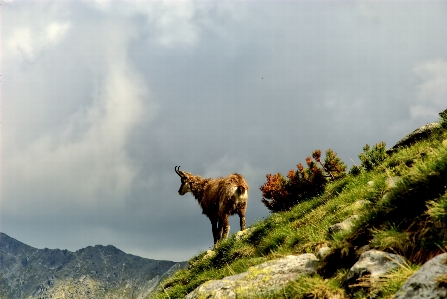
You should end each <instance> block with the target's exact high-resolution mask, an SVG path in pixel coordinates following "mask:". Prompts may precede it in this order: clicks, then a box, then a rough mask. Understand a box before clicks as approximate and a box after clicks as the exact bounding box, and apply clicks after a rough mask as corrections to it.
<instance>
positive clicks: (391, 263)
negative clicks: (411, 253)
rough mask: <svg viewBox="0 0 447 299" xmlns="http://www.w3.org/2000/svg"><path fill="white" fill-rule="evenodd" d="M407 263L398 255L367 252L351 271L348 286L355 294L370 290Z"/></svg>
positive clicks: (373, 251)
mask: <svg viewBox="0 0 447 299" xmlns="http://www.w3.org/2000/svg"><path fill="white" fill-rule="evenodd" d="M406 263H407V261H406V259H405V258H404V257H403V256H401V255H398V254H392V253H387V252H383V251H379V250H368V251H365V252H363V253H362V254H361V255H360V258H359V260H358V261H357V262H356V263H355V264H354V265H353V266H352V267H351V269H349V272H348V275H347V277H346V284H347V285H348V286H349V287H350V288H351V289H352V291H353V292H354V291H359V290H361V289H364V288H368V287H370V286H371V285H372V284H374V282H375V281H376V280H377V279H379V278H380V277H381V276H383V275H385V274H387V273H390V272H391V271H392V270H394V269H397V268H399V267H402V266H403V265H405V264H406Z"/></svg>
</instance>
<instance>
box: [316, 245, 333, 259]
mask: <svg viewBox="0 0 447 299" xmlns="http://www.w3.org/2000/svg"><path fill="white" fill-rule="evenodd" d="M330 252H331V249H330V248H329V247H327V246H325V247H321V248H320V249H318V252H317V255H316V256H317V259H319V260H321V259H323V258H324V257H325V256H326V255H328V254H329V253H330Z"/></svg>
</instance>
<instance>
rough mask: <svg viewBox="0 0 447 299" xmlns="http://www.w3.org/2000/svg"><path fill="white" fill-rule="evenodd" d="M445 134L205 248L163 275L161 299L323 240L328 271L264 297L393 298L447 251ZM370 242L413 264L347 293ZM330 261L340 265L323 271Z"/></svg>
mask: <svg viewBox="0 0 447 299" xmlns="http://www.w3.org/2000/svg"><path fill="white" fill-rule="evenodd" d="M446 139H447V131H441V132H438V133H436V134H435V136H433V137H431V138H429V139H427V140H423V141H420V142H418V143H416V144H415V145H413V146H411V147H408V148H404V149H401V150H399V151H398V152H396V153H395V154H393V155H392V156H391V157H388V158H387V159H386V160H385V161H384V162H383V163H382V164H381V165H379V166H378V167H377V168H376V169H374V170H372V171H361V172H360V173H359V174H357V175H355V176H354V175H347V176H346V177H344V178H342V179H340V180H338V181H335V182H331V183H329V184H328V185H327V186H326V189H325V192H324V193H323V194H322V195H321V196H318V197H315V198H311V199H309V200H307V201H304V202H302V203H300V204H298V205H297V206H295V207H293V208H292V209H291V210H290V211H286V212H279V213H274V214H271V215H270V217H268V218H267V219H265V220H264V221H258V222H257V223H254V224H253V225H252V228H253V231H252V233H251V235H249V236H248V237H247V238H245V239H243V240H239V241H236V240H235V238H234V235H233V236H230V238H229V239H228V240H226V241H224V242H222V243H221V244H219V246H218V247H217V249H216V250H215V255H214V256H213V257H209V258H204V257H205V254H206V253H205V252H202V253H200V254H198V255H197V256H196V257H193V258H192V259H191V260H190V262H189V263H190V266H189V269H187V270H180V271H178V272H177V273H176V274H175V275H174V276H173V277H171V278H169V279H168V280H166V281H164V282H163V283H162V284H161V288H160V289H159V292H158V293H157V294H156V297H155V298H183V297H184V296H185V295H186V294H187V293H189V292H191V291H192V290H194V289H195V288H196V287H197V286H199V285H200V284H202V283H203V282H205V281H208V280H212V279H220V278H222V277H225V276H229V275H234V274H238V273H242V272H245V271H247V269H248V268H249V267H251V266H254V265H257V264H260V263H263V262H265V261H267V260H270V259H275V258H278V257H281V256H285V255H288V254H300V253H306V252H310V253H316V252H317V251H318V249H319V248H321V247H323V246H329V247H331V248H332V254H333V256H332V259H331V257H330V256H329V257H328V258H327V260H326V262H327V263H326V264H325V261H323V262H322V263H321V268H320V269H319V273H320V271H321V273H324V275H325V276H324V277H323V275H322V276H320V275H313V276H309V277H301V278H299V279H298V280H296V281H294V282H291V283H289V284H288V285H287V286H286V287H284V288H282V289H281V290H278V291H275V292H274V293H271V294H267V295H263V296H262V298H334V299H335V298H340V299H341V298H362V296H363V297H364V298H391V297H392V295H393V294H394V293H395V292H396V291H397V290H398V289H399V288H400V286H401V285H402V284H403V282H404V281H405V280H406V279H407V278H408V277H409V276H410V275H411V274H412V273H414V272H415V271H416V270H417V268H418V267H419V264H421V263H422V262H423V261H425V260H426V259H428V258H429V257H430V256H432V255H436V254H437V253H439V252H442V251H446V250H447V195H446V192H445V191H446V190H445V189H446V187H445V186H444V185H445V182H446V181H447V147H446V146H445V145H443V144H442V142H443V141H444V140H446ZM394 176H399V177H400V178H401V180H400V181H399V183H397V185H396V186H395V187H389V186H387V184H386V183H385V181H386V179H387V178H391V177H394ZM441 182H444V185H442V184H441ZM440 184H441V185H440ZM353 214H356V215H358V216H359V219H358V221H356V222H355V225H354V227H353V228H352V230H351V231H344V232H340V233H337V234H335V235H329V234H328V228H329V226H331V225H332V224H335V223H337V222H341V221H343V220H345V219H346V218H348V217H349V216H352V215H353ZM432 223H435V226H433V224H432ZM364 245H369V246H370V248H374V249H379V250H384V251H388V252H394V253H398V254H401V255H404V256H406V257H407V258H409V260H410V261H411V262H412V263H413V264H408V265H403V266H402V267H400V268H399V269H397V270H396V271H394V272H392V273H390V274H387V275H385V276H383V277H380V278H379V279H378V280H377V281H376V282H375V283H374V285H371V286H370V289H369V293H368V294H366V295H365V294H363V295H359V294H357V295H353V294H349V292H348V293H347V289H346V286H344V285H343V277H344V275H345V274H346V272H347V270H348V268H349V267H350V265H352V263H353V262H354V261H355V257H356V254H357V253H356V250H357V249H356V248H360V247H361V246H364ZM334 261H335V262H334ZM329 263H332V264H336V263H339V264H338V265H335V266H334V269H332V270H330V271H325V269H324V267H327V266H328V265H329ZM321 273H320V274H321ZM365 296H366V297H365ZM254 297H256V296H254Z"/></svg>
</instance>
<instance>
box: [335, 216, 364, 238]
mask: <svg viewBox="0 0 447 299" xmlns="http://www.w3.org/2000/svg"><path fill="white" fill-rule="evenodd" d="M358 218H359V216H358V215H352V216H350V217H348V218H346V219H345V220H343V221H342V222H339V223H336V224H333V225H331V226H329V229H328V232H329V234H335V233H338V232H341V231H348V230H350V229H351V228H352V226H353V225H354V222H355V220H357V219H358Z"/></svg>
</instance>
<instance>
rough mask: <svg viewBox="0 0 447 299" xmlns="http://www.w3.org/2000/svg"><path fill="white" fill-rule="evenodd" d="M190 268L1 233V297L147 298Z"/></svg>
mask: <svg viewBox="0 0 447 299" xmlns="http://www.w3.org/2000/svg"><path fill="white" fill-rule="evenodd" d="M184 267H186V263H185V262H182V263H176V262H172V261H160V260H152V259H146V258H142V257H138V256H135V255H131V254H126V253H124V252H123V251H121V250H119V249H118V248H116V247H114V246H111V245H108V246H101V245H96V246H93V247H92V246H89V247H86V248H83V249H80V250H78V251H76V252H70V251H68V250H60V249H48V248H45V249H36V248H33V247H31V246H28V245H26V244H24V243H22V242H20V241H18V240H16V239H14V238H11V237H10V236H8V235H6V234H4V233H0V275H1V276H0V297H1V298H2V299H25V298H27V299H28V298H29V299H34V298H39V299H47V298H73V299H76V298H83V299H84V298H117V299H118V298H126V299H127V298H145V297H147V296H148V295H149V294H150V293H151V292H152V291H153V290H154V289H155V287H156V286H157V285H158V284H159V282H160V280H162V279H163V278H166V277H167V276H169V275H170V274H172V273H173V272H175V271H176V270H178V269H180V268H184Z"/></svg>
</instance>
